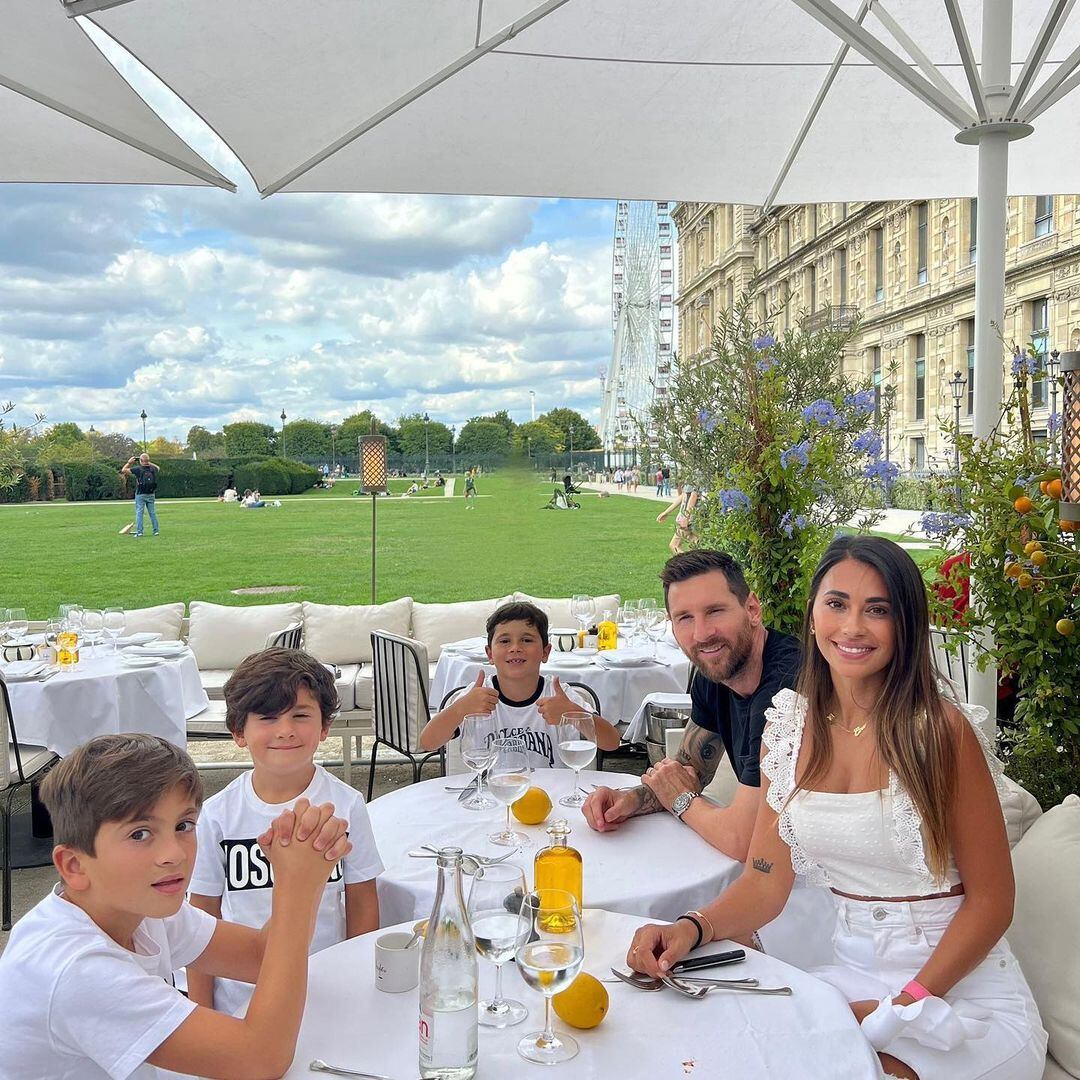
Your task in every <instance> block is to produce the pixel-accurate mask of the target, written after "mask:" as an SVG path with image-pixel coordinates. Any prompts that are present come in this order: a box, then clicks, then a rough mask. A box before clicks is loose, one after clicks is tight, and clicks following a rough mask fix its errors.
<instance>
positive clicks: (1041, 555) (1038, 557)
mask: <svg viewBox="0 0 1080 1080" xmlns="http://www.w3.org/2000/svg"><path fill="white" fill-rule="evenodd" d="M1031 565H1032V566H1045V565H1046V552H1045V551H1033V552H1032V553H1031Z"/></svg>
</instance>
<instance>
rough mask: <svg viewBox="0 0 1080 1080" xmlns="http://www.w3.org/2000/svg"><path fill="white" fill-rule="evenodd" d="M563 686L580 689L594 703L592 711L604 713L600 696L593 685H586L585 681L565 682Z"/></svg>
mask: <svg viewBox="0 0 1080 1080" xmlns="http://www.w3.org/2000/svg"><path fill="white" fill-rule="evenodd" d="M563 687H564V688H565V687H572V688H573V689H574V690H580V691H581V693H582V694H584V695H585V697H586V698H588V700H589V702H590V703H591V704H592V711H593V712H595V713H603V709H601V708H600V698H599V697H598V696H597V693H596V691H595V690H594V689H593V688H592V687H591V686H586V685H585V684H584V683H583V682H564V683H563Z"/></svg>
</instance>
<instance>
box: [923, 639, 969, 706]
mask: <svg viewBox="0 0 1080 1080" xmlns="http://www.w3.org/2000/svg"><path fill="white" fill-rule="evenodd" d="M957 636H958V635H957V633H956V631H955V630H946V629H943V628H942V627H940V626H934V627H931V630H930V647H931V651H932V653H933V659H934V663H935V664H937V669H938V672H939V674H941V675H943V676H944V677H945V678H946V679H948V680H949V682H950V683H952V685H953V689H954V690H955V691H956V693H957V694H959V693H960V690H961V688H963V693H964V697H963V700H964V701H965V702H967V701H970V700H971V699H970V697H969V696H968V647H967V641H965V640H963V639H961V641H960V652H959V655H956V654H955V653H954V652H953V651H952V649H950V648H948V644H949V641H950V639H953V640H955V639H956V637H957Z"/></svg>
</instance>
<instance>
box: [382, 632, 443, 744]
mask: <svg viewBox="0 0 1080 1080" xmlns="http://www.w3.org/2000/svg"><path fill="white" fill-rule="evenodd" d="M371 657H372V664H371V667H372V713H373V716H374V721H375V736H376V738H378V739H379V740H381V741H382V742H384V743H386V744H387V745H388V746H391V747H393V748H394V749H395V750H398V751H400V752H402V753H415V752H416V751H417V750H418V746H417V740H418V738H419V736H420V731H421V729H422V728H423V726H424V725H425V724H426V723H427V722H428V720H429V719H430V715H431V714H430V712H429V709H428V658H427V648H426V647H425V646H424V644H423V642H420V641H413V640H412V638H406V637H399V636H398V635H397V634H387V633H385V632H384V631H382V630H375V631H373V632H372V634H371Z"/></svg>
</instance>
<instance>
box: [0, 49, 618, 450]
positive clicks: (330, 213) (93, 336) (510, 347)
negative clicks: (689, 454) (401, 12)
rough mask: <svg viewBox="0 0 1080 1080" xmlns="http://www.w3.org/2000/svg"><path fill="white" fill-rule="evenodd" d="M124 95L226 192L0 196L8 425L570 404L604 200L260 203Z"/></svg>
mask: <svg viewBox="0 0 1080 1080" xmlns="http://www.w3.org/2000/svg"><path fill="white" fill-rule="evenodd" d="M118 66H120V67H121V68H122V70H124V71H125V74H127V75H128V77H129V79H130V80H131V81H132V82H133V84H134V85H136V87H137V89H139V90H140V92H141V93H143V94H144V96H145V97H147V99H148V100H149V101H150V102H151V104H153V105H154V107H155V108H157V109H158V111H159V112H160V113H161V114H162V115H163V116H164V117H165V118H166V119H167V120H168V121H169V122H170V124H172V125H173V126H174V128H176V130H177V131H178V132H179V133H180V134H181V135H182V136H183V137H184V138H185V139H186V140H187V141H188V142H189V143H190V144H191V145H192V146H193V147H194V148H195V149H196V150H198V151H199V153H200V154H202V155H203V157H205V158H206V159H207V160H208V161H210V162H211V163H212V164H213V165H214V166H215V167H217V168H218V169H220V170H221V171H222V172H224V173H225V174H226V175H227V176H229V177H230V178H231V179H233V180H235V181H236V182H237V185H238V189H239V190H238V193H237V194H235V195H230V194H228V193H226V192H222V191H217V190H210V189H206V190H204V189H195V188H144V187H122V186H113V187H103V186H96V187H95V186H85V187H82V186H74V185H72V186H67V185H65V186H60V185H55V186H48V185H40V186H34V185H0V400H12V401H14V402H15V404H16V412H15V416H14V419H15V420H16V422H26V421H27V420H29V419H30V418H31V417H32V415H33V413H34V412H36V411H41V412H44V413H46V414H47V417H48V422H49V423H58V422H61V421H75V422H76V423H78V424H80V425H81V426H82V427H84V428H86V427H89V426H90V424H93V425H94V426H95V427H96V428H97V429H98V430H103V431H124V432H126V433H128V434H129V435H133V436H134V435H136V434H139V435H141V425H140V422H139V421H138V419H137V417H138V414H139V412H140V410H141V409H145V410H146V412H147V414H148V415H149V417H150V420H149V423H148V427H149V430H150V433H151V435H152V436H156V435H167V436H170V437H173V438H176V437H182V436H183V435H184V434H185V433H186V432H187V429H188V428H189V427H190V426H191V425H192V424H203V425H204V426H207V427H212V428H219V427H220V426H221V425H222V424H223V423H229V422H230V421H232V420H237V419H257V420H262V421H265V422H267V423H276V422H277V421H276V418H277V416H278V415H279V414H280V412H281V410H282V408H285V410H286V412H287V413H288V414H289V416H290V417H294V418H299V417H311V418H317V419H326V420H334V419H340V418H341V417H342V416H344V415H346V414H348V413H350V412H354V411H356V410H357V409H359V408H372V409H374V411H375V412H376V413H378V414H379V415H381V416H382V417H384V418H385V419H387V420H393V419H394V418H396V417H397V416H399V415H400V414H402V413H407V412H414V411H417V410H427V411H428V412H429V413H430V414H431V415H432V416H433V417H437V418H438V419H440V420H443V421H444V422H446V423H457V424H461V423H462V422H463V421H465V420H467V419H468V418H469V417H470V416H473V415H476V414H479V413H486V412H491V411H493V410H497V409H502V408H505V409H508V410H509V412H510V414H511V415H512V416H513V417H515V418H516V419H518V420H527V419H528V418H529V390H535V391H536V407H537V411H538V412H543V411H545V410H546V409H549V408H552V407H554V406H558V405H570V406H571V407H573V408H577V409H579V410H580V411H582V412H583V413H584V414H585V415H587V416H589V417H590V418H591V419H593V420H594V421H595V420H596V419H597V416H598V409H599V401H600V380H599V374H598V372H599V369H600V368H601V367H602V366H603V365H605V364H606V362H607V360H608V356H609V352H610V348H611V322H610V289H611V278H610V258H611V254H610V253H611V230H612V219H613V213H614V206H613V204H612V203H610V202H589V201H571V200H537V199H497V198H489V197H477V198H461V197H447V196H430V197H429V196H391V195H279V196H275V197H272V198H270V199H266V200H260V199H259V198H258V196H257V194H256V193H255V192H254V190H253V188H252V185H251V183H250V180H249V179H248V178H247V176H246V174H245V173H244V171H243V169H242V167H241V166H240V165H239V163H238V162H236V160H235V159H234V158H233V157H232V155H231V154H230V153H229V151H228V150H227V148H226V147H224V146H223V145H222V144H221V143H220V142H219V141H218V140H217V139H216V137H214V136H213V134H212V133H210V132H209V131H208V130H207V129H205V128H204V127H203V126H202V125H201V124H200V123H199V122H198V121H197V119H195V118H194V117H192V116H191V114H189V113H187V111H186V110H185V109H183V107H182V106H180V105H179V104H178V103H177V102H176V100H175V99H173V98H172V96H171V95H170V94H168V92H167V91H165V90H163V88H161V87H160V85H154V83H153V82H152V81H149V80H147V79H146V77H145V73H142V72H141V71H140V70H136V69H135V68H134V67H133V66H132V64H131V62H130V61H129V62H127V63H126V64H125V63H124V62H123V61H122V60H121V61H120V62H118Z"/></svg>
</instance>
